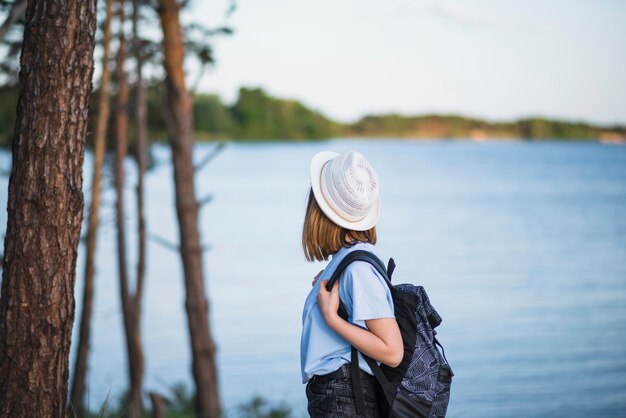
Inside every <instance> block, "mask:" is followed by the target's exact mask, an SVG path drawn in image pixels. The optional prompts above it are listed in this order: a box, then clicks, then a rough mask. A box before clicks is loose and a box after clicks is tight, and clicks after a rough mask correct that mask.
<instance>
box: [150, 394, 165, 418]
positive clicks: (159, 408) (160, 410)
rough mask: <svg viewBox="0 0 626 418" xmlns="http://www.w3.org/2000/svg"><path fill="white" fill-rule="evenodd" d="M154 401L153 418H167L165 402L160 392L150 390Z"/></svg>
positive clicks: (151, 399)
mask: <svg viewBox="0 0 626 418" xmlns="http://www.w3.org/2000/svg"><path fill="white" fill-rule="evenodd" d="M150 401H152V418H165V402H164V401H163V398H162V397H161V396H159V394H158V393H155V392H150Z"/></svg>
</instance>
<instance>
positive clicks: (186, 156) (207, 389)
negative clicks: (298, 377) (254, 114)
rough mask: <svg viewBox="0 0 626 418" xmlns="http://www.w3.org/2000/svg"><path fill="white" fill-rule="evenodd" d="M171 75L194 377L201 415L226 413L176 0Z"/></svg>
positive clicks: (170, 2)
mask: <svg viewBox="0 0 626 418" xmlns="http://www.w3.org/2000/svg"><path fill="white" fill-rule="evenodd" d="M159 17H160V19H161V26H162V28H163V52H164V65H165V71H166V74H167V76H166V80H165V83H166V86H167V97H166V112H165V113H166V115H167V124H168V132H169V136H170V145H171V148H172V159H173V165H174V183H175V189H176V212H177V215H178V223H179V236H180V253H181V257H182V262H183V270H184V276H185V289H186V303H185V308H186V310H187V321H188V327H189V335H190V339H191V350H192V358H193V365H192V370H193V376H194V380H195V383H196V409H197V414H198V417H201V418H218V417H219V416H220V415H221V406H220V399H219V395H218V388H217V368H216V365H215V351H216V349H215V344H214V342H213V339H212V337H211V329H210V325H209V324H210V322H209V316H208V302H207V299H206V296H205V289H204V277H203V276H204V272H203V268H202V248H201V246H200V232H199V229H198V202H197V200H196V195H195V189H194V167H193V160H192V151H193V119H192V102H191V97H190V95H189V92H188V91H187V88H186V86H185V74H184V70H183V57H184V43H183V37H182V32H181V28H180V21H179V5H178V3H177V1H176V0H160V2H159Z"/></svg>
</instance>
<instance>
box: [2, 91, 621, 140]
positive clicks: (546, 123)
mask: <svg viewBox="0 0 626 418" xmlns="http://www.w3.org/2000/svg"><path fill="white" fill-rule="evenodd" d="M0 93H1V94H2V96H3V101H2V105H1V106H0V147H4V148H9V147H10V146H11V142H12V137H13V131H14V127H15V109H16V105H17V94H18V91H17V87H16V86H12V87H7V86H5V87H2V88H0ZM96 93H97V91H94V92H92V100H91V103H90V110H89V129H88V131H89V132H94V126H95V119H96V116H97V114H98V109H97V101H96V100H95V99H94V97H96V96H95V95H96ZM148 93H149V94H148V131H149V137H150V138H153V140H155V141H156V142H161V141H166V139H167V127H166V125H165V115H164V113H163V112H164V109H163V106H162V104H161V97H160V94H161V93H160V91H159V86H158V85H152V86H150V87H149V89H148ZM193 120H194V136H195V137H196V138H197V139H198V140H203V141H204V140H209V141H215V140H235V141H246V142H290V141H293V142H298V141H310V140H323V139H332V138H346V139H347V138H355V137H356V138H372V139H374V138H375V139H380V140H384V139H415V140H418V139H430V140H448V139H467V140H472V141H476V142H482V141H487V140H493V141H503V140H514V139H517V140H532V141H543V140H556V141H590V140H593V141H599V142H601V143H605V144H625V143H626V125H612V126H602V125H597V124H590V123H586V122H580V121H565V120H556V119H548V118H542V117H531V118H525V119H518V120H514V121H487V120H485V119H478V118H470V117H465V116H461V115H454V114H451V115H445V114H426V115H415V116H407V115H400V114H394V113H391V114H381V115H367V116H364V117H362V118H361V119H359V120H358V121H356V122H353V123H341V122H337V121H334V120H332V119H330V118H328V117H327V116H325V115H323V114H322V113H321V112H318V111H315V110H313V109H310V108H308V107H307V106H305V105H304V104H302V103H300V102H298V101H296V100H288V99H283V98H277V97H272V96H270V95H268V94H267V93H266V92H265V91H263V90H262V89H259V88H241V89H240V90H239V97H238V99H237V101H236V102H235V103H234V104H233V105H226V104H224V103H223V102H222V99H221V98H220V97H219V96H217V95H211V94H195V95H194V97H193ZM133 122H134V119H133V118H130V126H129V129H130V130H131V132H132V131H133V130H134V126H133ZM109 136H110V139H109V141H108V142H109V143H111V144H112V143H113V141H114V138H113V130H112V129H110V130H109ZM91 140H92V138H91V136H88V138H87V145H88V146H91V144H90V142H91ZM132 140H133V138H132V135H131V142H132ZM131 145H132V144H131Z"/></svg>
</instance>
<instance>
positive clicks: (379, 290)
mask: <svg viewBox="0 0 626 418" xmlns="http://www.w3.org/2000/svg"><path fill="white" fill-rule="evenodd" d="M339 292H340V293H339V295H340V297H341V298H342V300H346V301H347V302H348V303H347V304H346V305H347V309H348V313H349V314H350V317H351V320H352V322H357V321H365V320H368V319H378V318H394V317H395V316H394V313H393V299H392V297H391V291H390V290H389V286H388V285H387V283H386V281H385V278H384V277H382V276H381V275H380V274H379V273H378V272H377V271H376V269H375V268H374V267H373V266H372V265H371V264H369V263H368V262H365V261H355V262H353V263H350V265H349V266H348V267H347V268H346V270H345V271H344V274H343V277H342V278H341V279H340V283H339Z"/></svg>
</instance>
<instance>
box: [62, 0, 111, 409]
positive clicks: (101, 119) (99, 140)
mask: <svg viewBox="0 0 626 418" xmlns="http://www.w3.org/2000/svg"><path fill="white" fill-rule="evenodd" d="M112 10H113V0H107V1H106V17H105V20H104V39H103V40H102V49H103V56H102V76H101V81H100V90H99V92H98V120H97V122H96V137H95V138H94V153H93V154H94V156H93V158H94V168H93V174H92V180H91V184H92V186H91V205H90V207H89V222H88V225H87V242H86V244H87V245H86V246H87V255H86V260H85V286H84V289H83V307H82V313H81V318H80V328H79V336H78V348H77V350H76V361H75V363H74V376H73V380H72V389H71V397H70V402H71V405H70V406H69V408H68V410H69V411H68V412H69V413H70V414H71V416H76V417H78V418H83V417H84V416H85V405H84V401H85V380H86V376H87V360H88V357H89V340H90V334H91V316H92V312H93V288H94V276H95V270H96V268H95V259H96V244H97V241H98V227H99V225H100V219H99V211H100V190H101V178H102V166H103V164H104V155H105V151H106V136H107V123H108V120H109V80H110V74H111V73H110V71H109V50H110V41H111V15H112Z"/></svg>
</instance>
